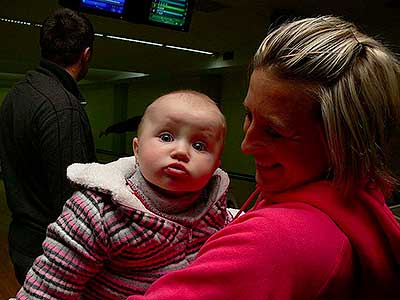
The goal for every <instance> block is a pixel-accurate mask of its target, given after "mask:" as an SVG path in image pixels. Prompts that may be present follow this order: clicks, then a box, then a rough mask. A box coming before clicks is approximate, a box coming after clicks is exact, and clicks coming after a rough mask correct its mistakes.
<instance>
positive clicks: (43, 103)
mask: <svg viewBox="0 0 400 300" xmlns="http://www.w3.org/2000/svg"><path fill="white" fill-rule="evenodd" d="M8 97H10V98H13V99H15V100H13V101H18V99H20V100H21V101H24V103H27V101H28V99H30V102H31V104H32V105H34V106H38V107H39V106H40V107H42V108H43V107H47V106H48V107H49V108H52V109H54V110H62V109H64V108H65V107H66V106H68V107H70V106H74V105H80V102H79V101H78V100H77V99H76V97H75V96H74V95H72V94H71V93H69V92H68V91H67V90H66V89H65V88H64V86H63V85H62V83H61V82H60V81H59V80H58V79H57V78H56V77H54V76H51V75H50V74H46V73H43V72H39V71H38V70H33V71H29V72H27V74H26V76H25V78H24V79H23V80H21V81H20V82H18V83H17V84H16V85H15V86H14V87H13V88H12V89H11V90H10V92H9V94H8Z"/></svg>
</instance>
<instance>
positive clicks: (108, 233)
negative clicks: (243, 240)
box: [17, 90, 232, 299]
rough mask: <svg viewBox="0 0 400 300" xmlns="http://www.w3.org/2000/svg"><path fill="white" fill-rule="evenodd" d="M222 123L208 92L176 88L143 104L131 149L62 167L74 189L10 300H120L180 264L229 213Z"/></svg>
mask: <svg viewBox="0 0 400 300" xmlns="http://www.w3.org/2000/svg"><path fill="white" fill-rule="evenodd" d="M225 132H226V122H225V118H224V116H223V115H222V113H221V112H220V110H219V109H218V107H217V105H216V104H215V103H214V102H213V101H212V100H211V99H210V98H209V97H207V96H206V95H204V94H201V93H199V92H195V91H191V90H182V91H176V92H172V93H169V94H166V95H164V96H162V97H160V98H158V99H156V100H155V101H154V102H153V103H152V104H151V105H150V106H148V108H147V109H146V111H145V113H144V115H143V118H142V120H141V122H140V124H139V127H138V134H137V137H135V138H134V139H133V151H134V154H135V157H128V158H122V159H119V160H118V161H115V162H112V163H109V164H105V165H101V164H98V163H92V164H73V165H72V166H70V167H69V168H68V171H67V175H68V178H69V179H70V180H71V181H72V182H73V183H74V184H77V185H79V186H80V187H81V189H80V191H79V192H76V193H75V194H74V195H73V196H72V197H71V198H70V199H69V200H68V201H67V203H66V204H65V206H64V209H63V212H62V213H61V215H60V217H59V218H58V219H57V221H56V222H54V223H52V224H51V225H50V226H49V227H48V230H47V237H46V240H45V241H44V243H43V248H44V254H43V255H41V256H39V257H38V258H37V259H36V260H35V262H34V264H33V266H32V268H31V269H30V271H29V272H28V274H27V277H26V279H25V283H24V285H23V287H22V288H21V289H20V291H19V292H18V294H17V299H125V298H126V297H127V296H128V295H132V294H144V292H145V291H146V289H147V287H149V286H150V284H151V283H152V282H153V281H155V280H156V279H157V278H159V277H160V276H162V275H163V274H165V273H167V272H169V271H172V270H176V269H181V268H183V267H185V266H187V265H188V264H189V263H190V262H191V261H192V260H193V259H194V257H195V256H196V254H197V252H198V251H199V249H200V247H201V246H202V245H203V243H204V242H205V241H206V240H207V239H208V238H209V237H210V236H211V235H212V234H213V233H214V232H216V231H218V230H219V229H221V228H222V227H224V226H225V225H226V224H227V223H228V222H230V221H231V220H232V214H231V213H230V212H229V211H228V210H227V209H226V195H227V190H228V185H229V178H228V176H227V174H226V173H225V172H224V171H222V170H221V169H219V168H218V166H219V165H220V157H221V153H222V150H223V146H224V137H225Z"/></svg>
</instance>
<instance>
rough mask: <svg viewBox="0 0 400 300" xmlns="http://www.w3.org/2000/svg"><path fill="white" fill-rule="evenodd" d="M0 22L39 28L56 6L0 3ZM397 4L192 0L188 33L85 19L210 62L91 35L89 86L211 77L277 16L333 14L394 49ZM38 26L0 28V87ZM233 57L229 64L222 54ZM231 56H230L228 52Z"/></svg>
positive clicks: (239, 56)
mask: <svg viewBox="0 0 400 300" xmlns="http://www.w3.org/2000/svg"><path fill="white" fill-rule="evenodd" d="M0 1H1V11H0V18H9V19H16V20H21V21H30V22H34V23H41V22H42V20H43V19H44V18H45V17H46V16H47V15H48V14H49V13H50V12H51V11H53V10H54V9H56V8H58V7H60V6H59V5H58V1H57V0H36V1H27V0H0ZM399 3H400V0H386V1H385V0H380V1H377V0H336V1H324V0H318V1H317V0H303V1H301V0H300V1H295V0H269V1H261V0H231V1H229V0H197V3H196V6H195V10H194V14H193V17H192V23H191V26H190V30H189V32H178V31H173V30H168V29H163V28H159V27H154V26H149V25H142V24H133V23H128V22H126V21H121V20H117V19H111V18H106V17H101V16H95V15H88V16H89V18H90V19H91V21H92V23H93V25H94V27H95V31H96V32H98V33H107V34H113V35H118V36H124V37H128V38H136V39H143V40H147V41H154V42H161V43H165V44H170V45H175V46H181V47H189V48H195V49H202V50H207V51H212V52H215V53H217V54H218V55H216V56H208V55H204V54H196V53H189V52H183V51H180V50H175V49H166V48H158V47H154V46H148V45H140V44H136V43H129V42H125V41H118V40H110V39H106V38H102V37H96V41H95V45H94V49H95V52H94V58H93V61H92V64H91V71H90V73H89V77H90V80H92V81H96V80H106V79H112V78H118V77H119V78H121V77H123V76H130V75H131V74H130V73H128V72H140V73H147V74H151V75H154V76H156V75H158V74H169V73H182V72H202V71H210V70H214V71H218V70H224V69H226V68H232V67H237V66H243V65H246V64H247V63H248V61H249V58H250V56H251V54H252V53H253V52H254V51H255V49H256V47H257V45H258V43H259V42H260V41H261V39H262V38H263V36H264V35H265V33H266V31H267V28H268V26H269V24H270V22H271V20H272V19H274V18H276V17H277V16H279V15H281V14H284V15H295V16H310V15H319V14H334V15H340V16H344V17H345V18H346V19H348V20H352V21H354V22H356V23H357V24H359V25H361V27H362V28H363V29H364V30H365V31H367V32H368V33H370V34H373V35H375V36H378V37H379V38H381V39H383V40H384V41H385V42H386V43H388V44H389V45H390V46H392V47H393V48H394V50H395V51H397V52H399V50H400V47H399V45H400V7H399ZM38 32H39V30H38V27H34V26H26V25H19V24H13V23H7V22H0V34H1V37H2V41H3V43H2V45H1V47H0V81H1V80H3V81H4V80H10V81H13V80H15V79H16V78H18V77H19V76H21V75H19V74H23V73H25V71H26V70H27V69H30V68H32V67H34V66H35V65H36V63H37V60H38V57H39V49H38ZM227 52H233V59H228V60H224V59H223V54H224V53H227ZM231 54H232V53H231ZM123 72H125V73H123Z"/></svg>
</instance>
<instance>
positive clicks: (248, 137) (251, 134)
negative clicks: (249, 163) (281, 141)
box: [241, 125, 259, 154]
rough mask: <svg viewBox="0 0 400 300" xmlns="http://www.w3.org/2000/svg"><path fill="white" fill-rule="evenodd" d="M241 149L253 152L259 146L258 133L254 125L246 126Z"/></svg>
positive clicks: (247, 152) (245, 152)
mask: <svg viewBox="0 0 400 300" xmlns="http://www.w3.org/2000/svg"><path fill="white" fill-rule="evenodd" d="M244 133H245V134H244V138H243V141H242V145H241V149H242V152H243V153H244V154H253V153H254V151H255V150H256V148H257V144H259V143H258V142H257V138H256V137H257V134H256V130H255V129H254V128H253V126H252V125H250V126H248V127H247V128H245V132H244Z"/></svg>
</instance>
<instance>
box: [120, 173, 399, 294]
mask: <svg viewBox="0 0 400 300" xmlns="http://www.w3.org/2000/svg"><path fill="white" fill-rule="evenodd" d="M264 198H265V199H263V200H261V201H259V202H258V203H257V204H256V206H255V207H254V208H253V209H252V210H251V211H250V212H248V213H246V214H245V215H243V216H241V217H240V218H238V219H237V220H235V221H234V222H232V223H231V224H230V225H228V226H227V227H225V228H224V229H222V230H221V231H219V232H217V233H216V234H214V235H213V236H212V237H211V238H210V239H209V240H208V241H207V243H206V244H205V245H204V246H203V248H202V249H201V251H200V253H199V255H198V257H197V259H196V260H195V261H194V262H193V263H192V264H191V265H190V266H189V267H187V268H185V269H183V270H180V271H176V272H172V273H169V274H167V275H166V276H164V277H162V278H160V279H159V280H157V281H156V282H155V283H154V284H153V285H152V286H151V287H150V289H149V290H148V291H147V293H146V294H145V295H144V296H132V297H129V298H128V299H129V300H139V299H141V300H169V299H179V300H189V299H190V300H244V299H251V300H274V299H277V300H278V299H279V300H285V299H296V300H306V299H307V300H309V299H324V300H325V299H340V300H344V299H362V300H366V299H368V300H370V299H385V300H392V299H393V300H394V299H400V226H399V224H398V223H397V221H396V220H395V218H394V216H393V215H392V213H391V212H390V210H389V209H388V207H387V206H386V205H385V202H384V197H383V195H382V193H381V192H380V191H379V190H378V189H376V188H374V187H365V188H363V189H361V190H359V191H356V192H355V193H354V196H353V197H351V198H348V199H343V198H342V197H341V196H340V195H339V194H338V193H337V192H336V191H335V189H334V188H333V187H332V186H331V184H330V183H329V182H327V181H320V182H315V183H311V184H307V185H304V186H301V187H299V188H297V189H293V190H290V191H286V192H283V193H279V194H269V195H265V196H264Z"/></svg>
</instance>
